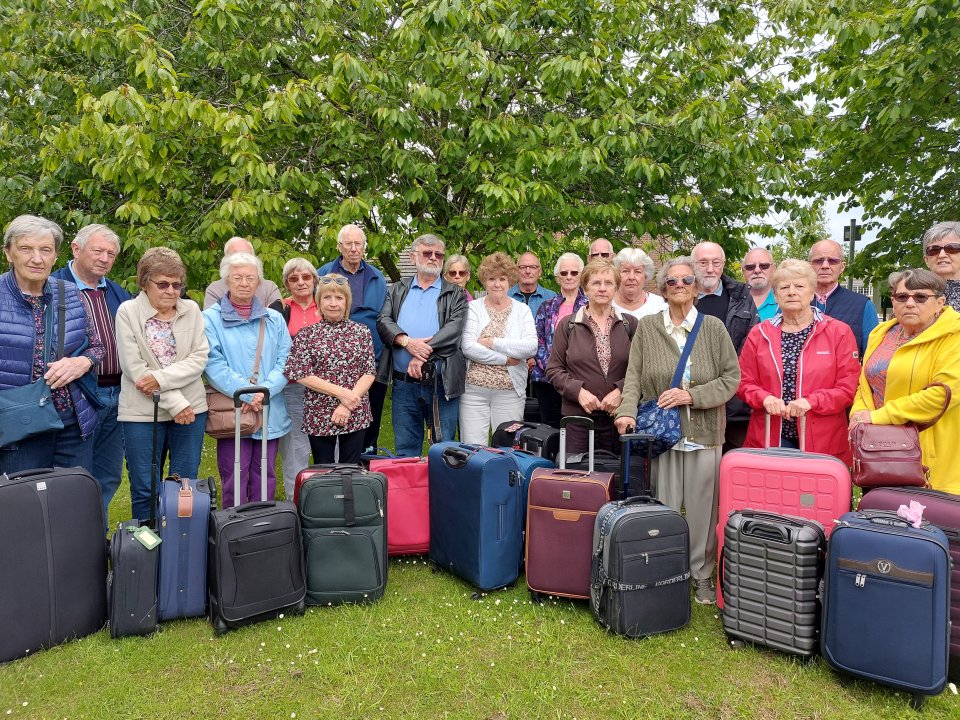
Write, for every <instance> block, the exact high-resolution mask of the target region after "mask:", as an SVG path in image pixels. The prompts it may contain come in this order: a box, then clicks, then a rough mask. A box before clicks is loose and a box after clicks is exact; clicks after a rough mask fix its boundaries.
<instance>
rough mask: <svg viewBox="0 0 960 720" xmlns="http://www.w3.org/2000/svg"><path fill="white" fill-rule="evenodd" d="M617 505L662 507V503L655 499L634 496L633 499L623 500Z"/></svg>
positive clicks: (646, 496)
mask: <svg viewBox="0 0 960 720" xmlns="http://www.w3.org/2000/svg"><path fill="white" fill-rule="evenodd" d="M619 505H621V506H626V505H663V503H662V502H660V501H659V500H657V499H656V498H655V497H650V496H649V495H634V496H633V497H628V498H624V499H623V500H621V501H620V502H619Z"/></svg>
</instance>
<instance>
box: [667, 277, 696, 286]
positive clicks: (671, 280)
mask: <svg viewBox="0 0 960 720" xmlns="http://www.w3.org/2000/svg"><path fill="white" fill-rule="evenodd" d="M696 281H697V279H696V278H695V277H694V276H693V275H684V276H683V277H668V278H667V279H666V280H665V282H666V283H667V285H669V286H670V287H676V286H677V285H679V284H680V283H683V284H684V285H693V284H694V283H695V282H696Z"/></svg>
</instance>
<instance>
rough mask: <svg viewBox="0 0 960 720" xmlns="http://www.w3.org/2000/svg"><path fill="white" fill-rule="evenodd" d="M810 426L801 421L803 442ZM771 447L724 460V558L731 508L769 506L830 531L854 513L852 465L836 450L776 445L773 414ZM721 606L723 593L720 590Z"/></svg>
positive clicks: (720, 545)
mask: <svg viewBox="0 0 960 720" xmlns="http://www.w3.org/2000/svg"><path fill="white" fill-rule="evenodd" d="M805 435H806V427H805V423H804V422H803V421H802V420H801V422H800V447H801V448H803V447H804V445H805ZM766 438H767V440H766V444H767V446H768V447H767V448H765V449H761V448H740V449H738V450H731V451H730V452H728V453H727V454H726V455H724V456H723V459H722V460H721V461H720V509H719V514H718V516H717V517H718V522H717V551H718V553H719V555H718V557H719V558H721V559H722V558H723V535H724V532H723V529H724V526H725V525H726V524H727V518H729V517H730V513H733V512H741V511H743V510H763V511H767V512H772V513H777V514H779V515H793V516H796V517H802V518H806V519H808V520H816V521H817V522H819V523H820V524H821V525H823V529H824V531H825V532H826V534H827V537H829V536H830V531H831V530H832V529H833V526H834V521H835V520H836V519H837V518H839V517H840V516H841V515H843V514H844V513H846V512H850V510H851V503H852V501H853V484H852V483H851V482H850V468H848V467H847V466H846V464H844V462H843V461H842V460H838V459H837V458H835V457H833V456H832V455H822V454H820V453H808V452H805V451H803V450H792V449H790V448H771V447H769V445H770V417H769V416H767V432H766ZM717 606H718V607H721V608H722V607H723V597H722V595H721V593H720V592H719V591H718V592H717Z"/></svg>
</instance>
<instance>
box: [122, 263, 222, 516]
mask: <svg viewBox="0 0 960 720" xmlns="http://www.w3.org/2000/svg"><path fill="white" fill-rule="evenodd" d="M186 277H187V268H186V266H185V265H184V264H183V261H182V260H181V259H180V256H179V255H177V253H176V252H174V251H173V250H170V249H169V248H151V249H150V250H147V252H145V253H144V254H143V257H142V258H140V262H139V263H137V284H138V285H139V286H140V294H139V295H137V296H136V297H135V298H134V299H133V300H128V301H127V302H125V303H123V304H122V305H121V306H120V307H119V309H118V310H117V318H116V331H117V354H118V355H119V359H120V369H121V370H122V371H123V375H122V376H121V378H120V403H119V406H118V410H117V419H118V420H119V421H120V423H121V424H122V425H123V437H124V445H125V452H126V457H127V474H128V475H129V477H130V499H131V501H132V504H133V517H134V518H137V519H140V520H149V519H150V481H151V478H150V473H151V458H150V451H151V448H152V447H153V392H154V390H159V391H160V408H159V411H158V416H157V417H158V420H159V425H158V426H157V449H158V453H157V458H156V461H157V465H158V467H160V452H159V449H160V448H162V447H164V446H166V447H167V448H168V450H169V453H168V455H167V457H169V458H170V467H169V469H168V471H167V473H166V474H177V475H180V476H182V477H187V478H195V477H197V473H198V472H199V470H200V452H201V450H202V449H203V430H204V427H205V426H206V422H207V400H206V396H205V394H204V388H203V380H202V379H201V375H202V374H203V369H204V368H205V367H206V365H207V356H208V353H209V345H208V343H207V337H206V335H205V334H204V332H203V328H204V325H203V315H202V314H201V313H200V308H199V307H198V306H197V304H196V303H195V302H194V301H193V300H186V299H183V298H181V297H180V291H181V289H183V287H184V285H185V280H186ZM160 474H161V476H163V475H164V472H163V468H162V467H160Z"/></svg>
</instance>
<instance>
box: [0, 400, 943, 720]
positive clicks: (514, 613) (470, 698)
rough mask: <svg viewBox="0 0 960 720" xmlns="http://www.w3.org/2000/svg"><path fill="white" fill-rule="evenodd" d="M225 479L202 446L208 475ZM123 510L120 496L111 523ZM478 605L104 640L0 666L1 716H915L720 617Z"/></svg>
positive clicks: (433, 597) (504, 597)
mask: <svg viewBox="0 0 960 720" xmlns="http://www.w3.org/2000/svg"><path fill="white" fill-rule="evenodd" d="M386 417H389V409H388V410H387V414H386ZM384 430H385V432H384V437H382V438H381V442H382V444H384V445H386V446H392V437H391V432H390V428H389V427H385V429H384ZM214 465H215V462H214V453H213V446H212V444H211V443H208V446H207V448H206V449H205V452H204V463H203V471H204V472H205V473H210V472H214ZM129 512H130V505H129V495H124V496H122V497H118V498H117V501H116V502H115V503H114V506H113V507H112V508H111V520H113V521H116V520H119V519H121V518H122V517H127V516H129ZM0 592H2V589H0ZM471 593H472V589H471V588H470V587H469V586H467V585H466V584H465V583H463V582H461V581H459V580H457V579H456V578H454V577H452V576H450V575H449V574H445V573H433V572H431V571H430V569H429V567H428V566H427V565H426V563H425V562H424V559H423V558H420V557H417V558H408V559H395V560H393V561H392V562H391V564H390V578H389V583H388V586H387V593H386V595H385V597H384V599H383V600H382V601H381V602H379V603H377V604H375V605H370V606H364V607H360V606H351V607H338V608H312V609H309V610H308V611H307V614H306V616H304V617H285V618H282V619H279V620H275V621H271V622H265V623H261V624H259V625H256V626H252V627H247V628H244V629H242V630H239V631H234V632H230V633H227V634H226V635H224V636H222V637H219V638H217V637H214V635H213V630H212V628H211V626H210V625H209V624H208V623H207V622H206V621H204V620H201V619H196V620H186V621H178V622H171V623H166V624H164V625H163V627H162V629H161V631H160V632H158V633H157V634H155V635H154V636H152V637H150V638H125V639H123V640H118V641H112V640H110V637H109V634H108V632H107V631H106V630H103V631H101V632H99V633H97V634H96V635H93V636H91V637H88V638H84V639H81V640H78V641H75V642H71V643H67V644H66V645H63V646H60V647H57V648H54V649H51V650H46V651H44V652H41V653H39V654H37V655H35V656H33V657H31V658H27V659H25V660H20V661H17V662H13V663H9V664H7V665H5V666H2V667H0V717H18V718H23V717H29V718H44V719H45V718H82V717H83V718H94V719H100V718H121V717H122V718H131V719H132V718H136V719H141V718H142V719H152V718H160V719H165V718H177V719H180V718H245V719H246V718H298V719H300V720H305V719H311V718H332V719H337V720H339V719H341V718H445V717H449V718H478V719H482V720H506V719H507V718H528V717H530V718H597V719H601V718H603V719H604V720H605V719H607V718H715V717H716V718H741V717H742V718H841V717H842V718H844V719H845V720H847V719H849V718H877V717H883V718H888V717H913V716H915V717H919V715H916V714H915V713H914V712H913V711H912V710H910V709H909V706H908V700H909V698H908V697H907V696H906V695H904V694H903V693H896V692H894V691H891V690H887V689H885V688H881V687H878V686H875V685H872V684H869V683H860V682H856V683H853V682H842V681H841V680H840V679H839V678H838V677H837V676H836V675H835V674H833V673H832V672H831V671H830V670H829V668H828V667H827V666H826V664H825V663H824V662H823V661H822V660H821V659H819V658H817V659H815V660H813V661H811V662H810V663H807V664H803V663H800V662H797V661H794V660H792V659H790V658H787V657H785V656H783V655H780V654H777V653H774V652H768V651H764V650H757V649H752V648H746V649H743V650H736V651H734V650H730V649H728V648H727V647H726V645H725V642H724V635H723V632H722V630H721V623H720V620H719V618H718V616H717V611H716V609H715V608H706V607H703V606H699V605H694V611H693V621H692V622H691V624H690V625H689V626H688V627H687V628H685V629H684V630H682V631H679V632H675V633H671V634H668V635H661V636H657V637H653V638H648V639H645V640H640V641H631V640H625V639H623V638H619V637H615V636H611V635H608V634H607V633H605V632H604V631H603V630H602V629H601V628H600V627H599V626H598V625H597V624H596V623H595V622H594V620H593V618H592V617H591V615H590V612H589V611H588V609H587V607H586V605H585V604H583V603H572V602H566V601H556V602H548V603H546V604H544V605H534V604H532V603H530V601H529V597H528V594H527V591H526V589H525V587H524V586H523V585H522V581H521V584H520V585H518V586H516V587H514V588H511V589H508V590H505V591H499V592H494V593H490V594H487V595H485V596H484V597H482V598H481V599H480V600H472V599H471V598H470V596H471ZM904 622H909V619H908V618H904ZM0 631H2V629H0ZM922 716H923V717H926V718H953V719H956V718H960V698H958V696H956V695H953V694H951V693H950V691H949V690H948V691H947V692H946V693H944V694H943V695H941V696H939V697H937V698H932V699H930V700H928V701H927V703H926V705H925V707H924V709H923V715H922Z"/></svg>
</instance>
